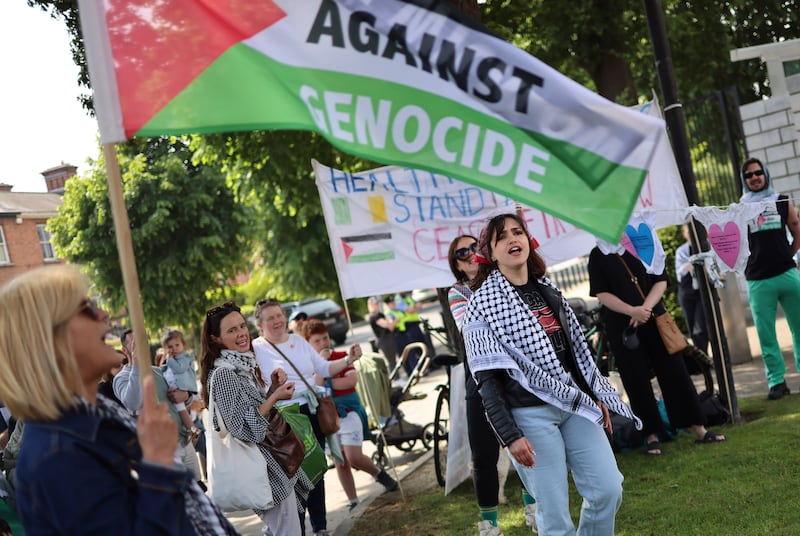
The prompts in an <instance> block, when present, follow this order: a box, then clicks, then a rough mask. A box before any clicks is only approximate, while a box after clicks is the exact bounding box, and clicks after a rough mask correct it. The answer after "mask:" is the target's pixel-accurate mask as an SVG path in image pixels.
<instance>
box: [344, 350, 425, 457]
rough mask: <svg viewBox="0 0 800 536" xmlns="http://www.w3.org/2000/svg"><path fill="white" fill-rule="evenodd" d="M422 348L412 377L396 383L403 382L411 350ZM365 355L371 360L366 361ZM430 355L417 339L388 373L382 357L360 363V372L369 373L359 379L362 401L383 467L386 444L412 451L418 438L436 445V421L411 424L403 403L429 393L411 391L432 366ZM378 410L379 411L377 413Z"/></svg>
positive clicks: (376, 452)
mask: <svg viewBox="0 0 800 536" xmlns="http://www.w3.org/2000/svg"><path fill="white" fill-rule="evenodd" d="M416 348H418V349H420V350H421V351H422V354H421V356H420V357H419V360H418V361H417V364H416V366H415V367H414V369H413V370H412V371H411V374H410V375H409V377H408V380H407V381H406V382H405V384H403V385H395V384H397V383H398V382H399V375H400V369H401V368H402V365H403V363H404V362H405V360H406V359H407V358H408V355H409V352H410V351H411V350H413V349H416ZM365 357H367V358H369V357H371V359H367V360H366V361H365V359H364V358H365ZM430 360H431V359H430V356H429V355H428V351H427V348H426V346H425V344H424V343H421V342H414V343H411V344H409V345H408V346H406V347H405V348H404V349H403V354H402V355H401V356H400V359H399V360H398V363H397V365H396V366H395V368H394V369H393V370H392V371H391V372H388V369H387V367H386V364H385V362H384V361H383V359H382V358H380V357H378V356H366V355H365V356H364V357H362V358H361V361H362V362H363V363H361V364H360V365H359V375H365V376H369V377H368V378H365V380H364V381H362V380H361V378H359V382H358V387H357V390H358V393H359V396H360V397H361V400H362V402H363V403H364V405H365V406H366V407H367V409H368V411H369V413H370V417H371V418H370V425H371V429H372V437H371V438H370V439H371V440H372V441H373V442H374V443H375V447H376V450H375V453H374V454H373V455H372V461H373V462H374V463H375V465H377V466H378V467H379V468H380V469H383V468H385V467H386V466H387V465H388V458H387V455H386V447H387V446H393V447H396V448H397V449H398V450H401V451H403V452H408V451H411V450H412V449H413V448H414V446H415V445H416V444H417V440H420V441H421V442H422V446H423V447H424V448H425V449H426V450H428V449H430V448H432V447H433V423H430V424H428V425H425V426H421V425H419V424H414V423H410V422H408V421H406V420H405V418H404V415H403V411H402V410H401V409H400V407H399V406H400V404H402V403H403V402H405V401H407V400H415V399H419V398H424V397H425V396H427V395H425V394H422V395H418V394H413V393H411V392H410V391H411V388H412V387H414V386H415V385H416V384H417V383H418V382H419V380H420V379H421V378H422V377H423V376H424V375H425V372H426V371H427V369H428V367H429V366H430ZM373 412H374V413H376V414H373Z"/></svg>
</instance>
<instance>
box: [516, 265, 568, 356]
mask: <svg viewBox="0 0 800 536" xmlns="http://www.w3.org/2000/svg"><path fill="white" fill-rule="evenodd" d="M514 288H516V289H517V294H519V297H520V298H522V301H523V302H525V305H527V306H528V308H529V309H530V310H531V313H533V316H534V317H535V318H536V320H537V321H538V322H539V324H541V326H542V329H544V332H545V333H546V334H547V337H548V338H549V339H550V342H551V343H552V344H553V348H554V349H555V351H556V356H557V357H558V360H559V361H561V364H562V365H564V368H565V369H566V370H570V367H569V366H568V365H567V360H566V352H567V340H566V333H565V332H564V330H563V329H562V327H561V322H559V320H558V316H557V315H556V312H555V311H553V310H552V309H551V308H550V306H549V305H548V304H547V301H545V299H544V296H542V293H541V292H540V291H539V288H538V287H537V286H536V283H535V282H533V281H528V282H527V283H525V284H524V285H514Z"/></svg>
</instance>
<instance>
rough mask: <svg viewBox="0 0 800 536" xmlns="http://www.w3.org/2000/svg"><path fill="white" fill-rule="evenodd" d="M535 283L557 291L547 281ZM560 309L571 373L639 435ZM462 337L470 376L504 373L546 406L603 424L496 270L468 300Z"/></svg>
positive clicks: (573, 321) (577, 327)
mask: <svg viewBox="0 0 800 536" xmlns="http://www.w3.org/2000/svg"><path fill="white" fill-rule="evenodd" d="M539 283H540V284H541V285H546V286H548V287H551V288H553V289H556V290H558V289H557V288H556V286H555V285H553V283H552V282H551V281H550V280H549V279H547V278H546V277H543V278H541V279H539ZM559 295H560V292H559ZM561 307H562V308H563V309H564V311H565V312H566V313H567V318H568V323H569V325H568V326H562V329H564V331H565V332H566V333H567V334H568V337H567V339H568V340H569V342H570V343H571V345H572V351H573V353H574V355H575V361H576V363H577V365H578V369H579V370H578V371H576V372H575V373H576V374H581V375H582V376H583V377H584V378H585V380H586V383H587V384H588V386H589V388H590V389H591V390H592V392H593V393H594V395H595V396H596V397H597V400H599V401H600V402H602V403H603V404H605V406H606V407H607V408H608V409H609V411H613V412H615V413H618V414H620V415H622V416H624V417H628V418H630V419H633V420H634V421H635V423H636V428H637V429H641V427H642V423H641V421H640V420H639V419H638V418H637V417H636V416H635V415H634V414H633V412H632V411H631V409H630V407H628V405H627V404H625V403H624V402H623V401H622V400H620V398H619V394H618V393H617V392H616V390H614V388H613V387H612V385H611V383H610V382H609V381H608V379H607V378H605V377H604V376H603V375H602V374H600V371H599V370H598V369H597V366H596V365H595V363H594V360H593V359H592V355H591V351H590V350H589V345H588V344H587V343H586V338H585V337H584V336H583V332H582V331H581V328H580V324H579V323H578V319H577V318H576V317H575V313H574V312H573V311H572V309H571V308H570V307H569V305H568V304H567V301H566V299H565V298H564V297H563V296H561ZM462 332H463V336H464V345H465V347H466V351H467V359H468V360H469V368H470V370H471V371H472V374H473V376H474V374H475V373H476V372H479V371H482V370H498V369H502V370H506V371H508V373H509V374H510V375H511V377H512V378H513V379H514V380H515V381H516V382H518V383H519V384H520V385H521V386H522V387H523V388H525V389H526V390H527V391H529V392H531V393H533V394H534V395H536V396H537V397H539V398H540V399H541V400H543V401H545V402H546V403H548V404H551V405H553V406H556V407H557V408H560V409H561V410H563V411H568V412H571V413H575V414H576V415H580V416H581V417H584V418H586V419H589V420H590V421H593V422H596V423H598V424H602V422H603V413H602V411H601V410H600V408H599V407H598V405H597V404H595V402H594V401H593V400H592V399H591V398H590V397H589V396H588V395H587V394H586V393H584V392H583V391H581V389H580V388H579V387H578V385H577V383H576V382H575V380H574V379H573V378H572V376H571V375H570V374H569V373H568V372H567V371H566V370H565V369H564V367H563V366H562V364H561V362H560V361H559V359H558V357H557V356H556V353H555V350H554V348H553V344H552V343H551V342H550V338H549V337H548V336H547V334H546V333H545V331H544V328H543V327H542V325H541V324H540V323H539V322H538V321H537V320H536V318H535V317H534V316H533V314H532V313H531V311H530V309H529V308H528V306H527V305H526V304H525V303H524V302H523V301H522V299H521V298H520V296H519V294H518V293H517V291H516V290H515V289H514V287H513V286H512V285H511V283H509V282H508V280H506V278H505V277H503V275H502V274H501V273H500V271H499V270H496V269H495V270H494V271H493V272H492V273H491V274H489V277H487V279H486V281H485V282H484V283H483V285H481V287H480V288H479V289H478V290H477V291H475V294H473V295H472V298H471V299H470V302H469V305H468V306H467V312H466V315H465V319H464V327H463V331H462Z"/></svg>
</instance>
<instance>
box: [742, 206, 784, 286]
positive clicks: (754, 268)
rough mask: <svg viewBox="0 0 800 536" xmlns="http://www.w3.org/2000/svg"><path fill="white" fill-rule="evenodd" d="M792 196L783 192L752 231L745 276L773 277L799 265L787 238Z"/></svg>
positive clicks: (755, 277)
mask: <svg viewBox="0 0 800 536" xmlns="http://www.w3.org/2000/svg"><path fill="white" fill-rule="evenodd" d="M788 199H789V198H788V197H786V196H785V195H783V194H781V195H779V196H778V201H776V203H775V207H768V208H766V209H764V212H762V213H761V214H760V215H759V216H758V220H757V223H756V230H755V231H748V234H747V236H748V238H749V240H750V258H748V259H747V268H745V270H744V276H745V279H747V280H749V281H754V280H756V281H757V280H760V279H769V278H770V277H775V276H776V275H780V274H782V273H784V272H785V271H787V270H790V269H792V268H794V267H795V264H794V259H793V258H792V248H791V246H790V245H789V240H788V239H787V238H786V220H787V218H788V216H789V203H788Z"/></svg>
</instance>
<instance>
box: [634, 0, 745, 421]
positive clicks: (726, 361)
mask: <svg viewBox="0 0 800 536" xmlns="http://www.w3.org/2000/svg"><path fill="white" fill-rule="evenodd" d="M644 7H645V12H646V14H647V25H648V27H649V29H650V38H651V40H652V42H653V55H654V56H655V62H656V69H657V71H658V79H659V82H660V84H661V92H662V95H663V97H664V120H665V121H666V123H667V128H668V129H669V133H670V137H671V140H672V150H673V152H674V153H675V160H676V163H677V165H678V170H679V172H680V174H681V182H683V189H684V191H685V192H686V199H687V200H688V201H689V204H690V205H699V204H700V200H699V197H698V195H697V186H696V184H695V176H694V170H693V169H692V160H691V157H690V153H689V140H688V137H687V135H686V122H685V117H684V113H683V105H682V104H681V102H680V100H679V98H678V89H677V85H676V83H675V70H674V69H673V66H672V53H671V51H670V47H669V41H668V40H667V29H666V26H665V24H664V14H663V10H662V9H661V2H660V0H644ZM689 230H690V233H689V235H690V241H691V244H692V247H693V248H694V250H695V251H707V250H708V241H707V237H706V233H705V230H704V229H703V228H702V227H701V226H698V225H697V223H696V222H695V220H694V218H692V219H691V221H690V223H689ZM693 268H694V272H695V278H696V279H697V281H699V282H700V296H701V300H702V303H703V310H704V312H705V314H706V323H707V325H708V328H709V332H710V333H709V334H710V340H711V348H712V350H713V354H714V368H715V369H716V371H717V385H718V386H719V391H720V397H721V398H722V399H723V400H724V401H725V403H726V405H727V406H728V410H729V411H730V412H731V418H732V419H733V420H734V421H736V420H738V419H739V418H740V415H739V404H738V401H737V399H736V388H735V386H734V383H733V373H732V371H731V360H730V352H729V350H728V341H727V338H726V337H725V330H724V328H723V325H722V315H721V312H720V308H719V295H718V294H717V289H716V288H714V287H713V286H712V285H711V283H710V281H709V279H708V277H707V275H706V272H705V270H704V269H703V267H702V266H698V265H695V266H694V267H693Z"/></svg>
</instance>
